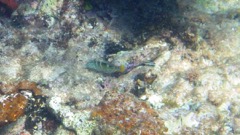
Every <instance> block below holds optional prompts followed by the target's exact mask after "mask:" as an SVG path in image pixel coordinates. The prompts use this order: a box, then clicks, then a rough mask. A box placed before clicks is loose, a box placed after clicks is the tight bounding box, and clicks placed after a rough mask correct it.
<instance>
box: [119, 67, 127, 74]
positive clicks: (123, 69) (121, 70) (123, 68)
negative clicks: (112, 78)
mask: <svg viewBox="0 0 240 135" xmlns="http://www.w3.org/2000/svg"><path fill="white" fill-rule="evenodd" d="M125 70H126V68H125V66H124V65H121V66H119V72H121V73H123V72H125Z"/></svg>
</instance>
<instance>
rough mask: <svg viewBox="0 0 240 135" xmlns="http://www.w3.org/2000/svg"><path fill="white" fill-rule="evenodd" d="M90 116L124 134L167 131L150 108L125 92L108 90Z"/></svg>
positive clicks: (159, 134) (150, 133)
mask: <svg viewBox="0 0 240 135" xmlns="http://www.w3.org/2000/svg"><path fill="white" fill-rule="evenodd" d="M91 117H92V118H94V119H96V120H97V121H98V122H99V123H104V124H106V125H108V126H113V127H114V128H115V129H120V131H121V132H122V133H124V134H133V135H135V134H140V135H161V134H164V132H167V128H166V127H165V126H164V123H163V122H162V121H161V120H160V119H159V118H158V114H157V113H156V112H155V111H154V110H153V109H152V108H150V107H149V106H148V105H147V104H146V103H145V102H142V101H140V100H138V99H136V98H135V97H134V96H133V95H131V94H126V93H124V94H117V93H115V92H108V93H107V94H106V95H105V96H104V97H103V99H102V101H101V102H100V103H99V105H98V106H97V107H96V109H95V110H94V111H93V112H92V115H91ZM100 125H102V124H100ZM101 130H103V131H104V130H105V131H106V130H108V129H101ZM107 132H109V131H107Z"/></svg>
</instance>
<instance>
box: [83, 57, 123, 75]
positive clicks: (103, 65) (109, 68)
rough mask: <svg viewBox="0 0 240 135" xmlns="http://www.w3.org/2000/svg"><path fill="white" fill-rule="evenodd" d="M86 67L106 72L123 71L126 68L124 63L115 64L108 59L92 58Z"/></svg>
mask: <svg viewBox="0 0 240 135" xmlns="http://www.w3.org/2000/svg"><path fill="white" fill-rule="evenodd" d="M86 68H87V69H89V70H93V71H96V72H100V73H104V74H113V73H117V72H118V73H123V72H125V70H126V68H125V66H124V65H121V66H115V65H113V64H111V63H109V62H106V61H97V60H91V61H89V62H88V63H87V64H86Z"/></svg>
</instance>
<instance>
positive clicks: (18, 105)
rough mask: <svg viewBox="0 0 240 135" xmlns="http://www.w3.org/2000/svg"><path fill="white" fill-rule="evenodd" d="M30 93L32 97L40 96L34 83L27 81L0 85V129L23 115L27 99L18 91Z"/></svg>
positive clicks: (39, 91)
mask: <svg viewBox="0 0 240 135" xmlns="http://www.w3.org/2000/svg"><path fill="white" fill-rule="evenodd" d="M26 90H29V91H32V93H33V94H34V95H41V90H40V89H39V88H37V86H36V83H34V82H29V81H22V82H19V83H18V84H17V85H14V84H2V83H1V84H0V92H1V94H4V95H3V96H1V97H0V127H1V126H4V125H6V124H8V123H11V122H14V121H16V120H17V119H18V118H19V117H21V116H23V115H24V114H25V108H26V107H27V105H28V97H27V96H25V95H24V94H22V93H21V92H20V91H26Z"/></svg>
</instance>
